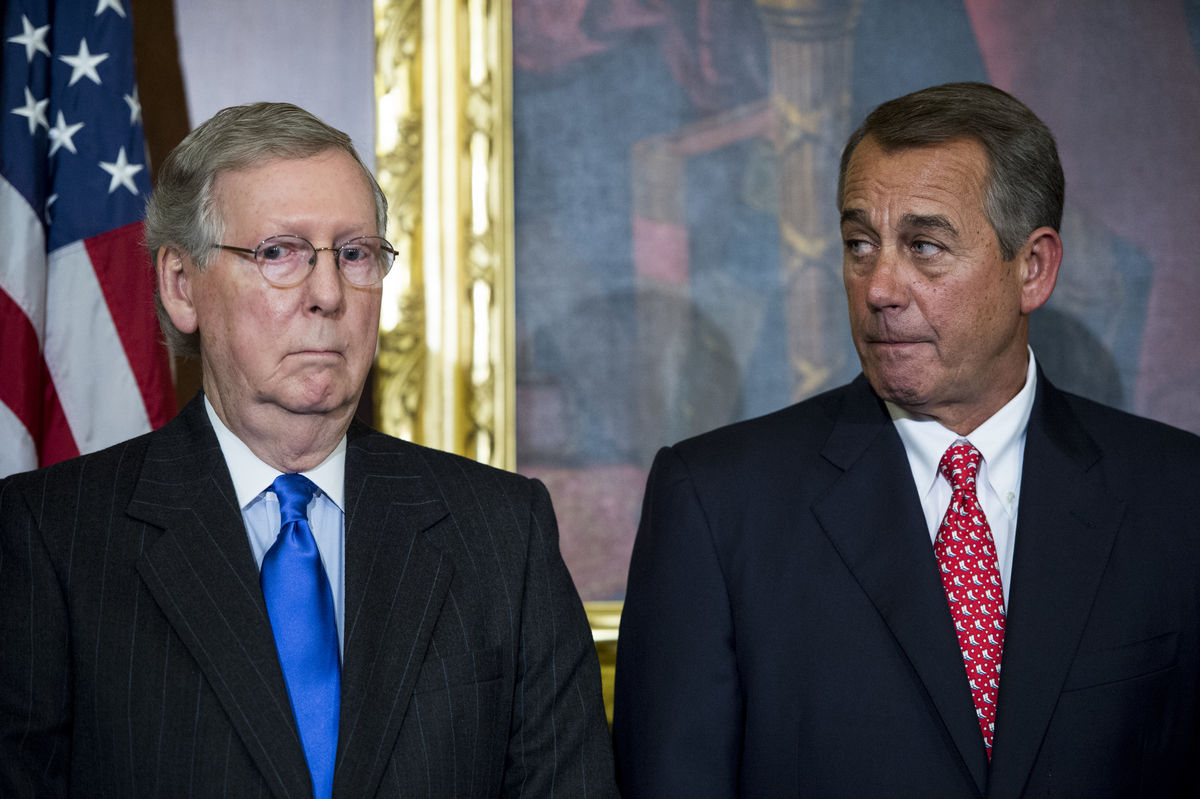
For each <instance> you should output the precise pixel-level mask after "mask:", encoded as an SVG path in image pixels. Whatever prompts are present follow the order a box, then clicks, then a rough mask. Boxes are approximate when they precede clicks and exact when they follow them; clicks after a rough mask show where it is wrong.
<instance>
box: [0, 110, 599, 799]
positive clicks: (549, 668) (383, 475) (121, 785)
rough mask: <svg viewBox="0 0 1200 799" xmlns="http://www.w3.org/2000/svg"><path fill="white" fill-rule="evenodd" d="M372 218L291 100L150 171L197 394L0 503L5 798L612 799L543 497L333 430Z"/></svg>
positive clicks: (352, 375) (376, 281)
mask: <svg viewBox="0 0 1200 799" xmlns="http://www.w3.org/2000/svg"><path fill="white" fill-rule="evenodd" d="M385 222H386V204H385V202H384V199H383V196H382V193H381V192H380V190H379V187H378V185H377V184H376V183H375V180H374V179H373V178H372V176H371V175H370V173H369V172H368V171H367V170H366V168H365V167H364V166H363V164H362V162H361V161H360V160H359V159H358V156H357V155H356V154H355V152H354V148H353V146H352V145H351V143H350V139H349V138H348V137H347V136H346V135H345V134H343V133H341V132H339V131H336V130H334V129H333V128H330V127H329V126H327V125H325V124H324V123H322V122H321V121H320V120H317V119H316V118H315V117H313V116H311V115H309V114H307V113H306V112H304V111H302V110H301V109H299V108H296V107H294V106H288V105H284V104H267V103H260V104H255V105H251V106H243V107H239V108H232V109H227V110H225V111H223V112H221V113H219V114H218V115H217V116H216V117H214V118H213V119H212V120H210V121H209V122H207V123H205V124H204V125H202V126H201V127H199V128H198V129H197V130H195V131H194V132H193V133H192V134H191V135H190V136H189V137H188V138H187V139H186V140H185V141H184V142H183V143H182V144H181V145H180V146H179V147H178V148H177V149H176V151H175V152H174V153H173V154H172V155H171V157H170V158H169V159H168V160H167V162H166V163H165V164H164V166H163V170H162V175H161V177H160V180H159V187H158V189H157V191H156V194H155V196H154V198H153V200H152V202H151V204H150V207H149V209H148V216H147V240H148V244H149V247H150V250H151V252H152V254H153V256H154V260H155V269H156V273H157V279H158V290H159V297H160V300H161V306H160V318H161V319H162V320H163V322H164V330H165V331H166V332H167V334H168V337H169V339H170V343H171V344H172V346H173V347H174V348H175V349H176V351H180V352H196V353H198V355H199V357H200V360H201V366H202V373H203V383H204V392H203V395H202V396H200V397H198V398H197V399H196V400H194V401H193V402H192V403H191V404H189V405H188V407H187V408H185V409H184V410H183V411H182V412H181V413H180V415H179V416H178V417H177V418H176V419H175V420H174V421H172V422H171V423H170V424H168V425H167V426H165V427H164V428H162V429H161V430H159V431H157V432H154V433H151V434H149V435H147V436H143V437H141V438H137V439H133V440H131V441H127V442H125V443H124V444H121V445H118V446H116V447H113V448H111V449H108V450H105V451H103V452H99V453H95V454H93V455H88V456H85V457H82V458H77V459H74V460H71V461H68V462H65V463H62V464H59V465H57V466H53V467H50V468H47V469H42V470H40V471H37V472H31V473H27V474H23V475H16V476H13V477H11V478H9V479H7V480H5V481H4V482H3V483H2V484H0V546H2V549H0V607H3V613H2V614H0V795H3V796H68V795H70V796H113V797H116V796H120V797H130V796H239V797H247V796H274V797H280V798H282V797H309V796H314V795H315V796H318V797H329V796H331V795H332V796H344V797H364V796H380V797H392V796H394V797H398V796H424V797H443V796H460V797H467V796H476V797H484V796H489V797H490V796H518V795H519V796H551V795H553V796H580V797H582V796H585V795H586V796H589V797H592V796H611V795H614V794H615V786H614V785H613V781H612V760H611V750H610V745H609V742H608V737H607V729H606V726H605V722H604V712H603V705H602V702H601V696H600V676H599V666H598V663H597V660H596V654H595V650H594V648H593V644H592V641H591V636H590V634H589V630H588V625H587V621H586V618H585V616H584V613H583V608H582V605H581V604H580V602H579V598H578V595H577V594H576V592H575V590H574V587H573V585H572V583H571V579H570V576H569V575H568V573H567V570H566V568H565V566H564V564H563V562H562V558H561V556H560V555H559V551H558V542H557V529H556V527H555V521H554V515H553V511H552V509H551V505H550V498H549V496H548V495H547V493H546V490H545V488H544V487H543V486H542V485H541V484H540V483H538V482H536V481H530V480H526V479H524V478H522V477H520V476H517V475H513V474H508V473H505V472H501V471H499V470H496V469H492V468H489V467H486V466H482V465H479V464H477V463H474V462H471V461H468V460H465V459H463V458H458V457H455V456H451V455H447V454H444V453H440V452H436V451H432V450H428V449H425V448H422V447H418V446H414V445H411V444H407V443H404V442H401V441H397V440H395V439H392V438H389V437H387V436H384V435H381V434H379V433H376V432H374V431H372V430H370V429H369V428H367V427H365V426H363V425H362V424H360V423H357V422H354V421H352V419H353V414H354V411H355V408H356V407H357V405H358V402H359V397H360V396H361V393H362V390H363V384H364V381H365V379H366V376H367V371H368V369H369V367H370V364H371V360H372V358H373V355H374V351H375V340H376V331H377V327H378V319H379V309H380V297H381V288H380V286H381V281H382V279H383V277H384V275H385V274H386V273H387V271H388V269H389V267H390V266H391V262H392V256H393V255H394V253H393V252H392V250H391V247H390V245H389V244H388V243H387V242H386V241H385V240H383V239H382V238H380V235H381V234H382V233H383V232H384V228H385Z"/></svg>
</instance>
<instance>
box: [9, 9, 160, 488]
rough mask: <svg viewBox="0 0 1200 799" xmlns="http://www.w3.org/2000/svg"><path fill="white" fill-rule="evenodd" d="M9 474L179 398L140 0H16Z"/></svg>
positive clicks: (71, 451)
mask: <svg viewBox="0 0 1200 799" xmlns="http://www.w3.org/2000/svg"><path fill="white" fill-rule="evenodd" d="M3 37H4V41H3V46H4V52H3V64H4V74H3V88H2V91H3V109H2V111H3V126H2V127H0V137H2V138H0V151H2V152H0V158H2V159H3V160H2V162H0V476H2V475H5V474H11V473H13V472H18V471H23V470H26V469H32V468H36V467H37V466H39V465H46V464H50V463H55V462H57V461H60V460H64V459H66V458H69V457H72V456H75V455H79V454H82V453H87V452H94V451H95V450H98V449H102V448H103V447H106V446H109V445H111V444H115V443H117V442H119V441H123V440H124V439H126V438H129V437H131V436H135V435H138V434H141V433H145V432H148V431H149V430H150V429H151V428H154V427H159V426H160V425H162V424H164V423H165V422H166V421H167V420H168V419H169V418H170V417H171V415H172V414H173V413H174V409H175V400H174V392H173V390H172V387H171V378H170V370H169V366H168V363H167V358H166V352H165V350H164V349H163V347H162V345H161V344H160V334H159V332H158V327H157V323H156V322H155V317H154V305H153V285H154V284H153V274H152V271H151V269H150V265H149V258H148V256H147V255H146V254H145V250H144V249H143V248H142V245H141V239H142V222H141V220H142V216H143V212H144V208H145V203H146V197H147V195H148V194H149V191H150V175H149V170H148V169H147V164H146V149H145V144H144V140H143V137H142V116H141V115H142V109H141V104H140V102H139V100H138V93H137V87H136V85H135V83H134V71H133V26H132V22H131V19H130V8H129V6H128V0H57V2H55V0H8V2H7V3H6V4H5V12H4V30H3Z"/></svg>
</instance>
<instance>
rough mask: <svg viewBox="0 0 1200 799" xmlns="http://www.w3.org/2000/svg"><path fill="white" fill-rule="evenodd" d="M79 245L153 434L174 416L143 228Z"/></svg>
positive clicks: (120, 230)
mask: <svg viewBox="0 0 1200 799" xmlns="http://www.w3.org/2000/svg"><path fill="white" fill-rule="evenodd" d="M83 243H84V246H85V247H86V248H87V252H88V257H89V258H90V259H91V261H92V268H93V269H94V270H95V271H96V279H97V280H98V281H99V283H100V290H101V291H102V292H104V301H105V302H106V303H107V304H108V311H109V313H110V314H111V315H112V320H113V324H114V325H115V326H116V328H117V335H118V336H119V337H120V339H121V345H122V346H123V347H124V348H125V357H126V358H128V359H129V366H130V368H131V369H132V370H133V374H134V377H135V378H136V379H137V384H138V388H139V389H140V390H141V392H142V400H143V402H145V404H146V416H147V417H149V419H150V426H151V427H152V428H154V429H158V428H159V427H162V426H163V425H164V424H166V423H167V422H168V421H170V419H171V417H172V416H174V415H175V410H176V404H175V386H174V384H173V383H172V382H171V368H170V365H169V364H168V362H167V350H166V347H165V346H164V345H163V344H162V342H161V338H162V332H161V331H160V330H159V328H158V317H157V316H156V315H155V312H154V272H153V270H152V269H150V265H149V264H148V263H147V255H146V250H145V248H144V247H143V246H142V223H141V222H134V223H133V224H131V225H125V226H124V227H119V228H114V229H113V230H110V231H108V232H106V233H101V234H100V235H99V236H94V237H92V238H90V239H84V242H83Z"/></svg>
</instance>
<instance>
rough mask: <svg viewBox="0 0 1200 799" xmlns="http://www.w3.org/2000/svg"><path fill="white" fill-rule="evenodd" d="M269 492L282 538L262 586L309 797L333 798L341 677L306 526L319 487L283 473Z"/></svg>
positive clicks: (333, 627) (333, 628)
mask: <svg viewBox="0 0 1200 799" xmlns="http://www.w3.org/2000/svg"><path fill="white" fill-rule="evenodd" d="M271 490H272V491H274V492H275V496H277V497H278V498H279V519H280V529H279V538H277V539H276V540H275V543H274V544H273V545H272V546H271V548H270V549H269V550H267V554H266V556H265V557H264V558H263V564H262V574H261V575H260V578H259V579H260V581H261V583H262V591H263V597H264V598H265V599H266V600H267V613H268V614H269V615H270V617H271V630H272V631H273V632H274V633H275V649H276V650H277V651H278V653H279V664H280V665H281V666H282V667H283V676H284V678H285V679H286V680H287V689H288V696H289V697H291V700H292V713H293V714H294V715H295V717H296V726H297V727H299V728H300V741H301V742H302V743H303V744H304V755H305V757H306V758H307V759H308V771H309V774H310V775H311V776H312V786H313V796H315V797H316V799H327V798H328V797H329V796H330V795H331V794H332V793H333V761H334V756H335V754H336V753H337V737H338V711H339V710H340V708H341V703H342V673H341V666H340V665H339V663H338V638H337V621H336V619H335V618H334V612H333V592H332V591H331V590H330V588H329V578H328V577H327V576H326V575H325V567H324V565H322V563H321V553H320V552H318V551H317V542H316V541H315V540H314V539H313V534H312V530H310V529H309V526H308V503H309V501H310V500H312V497H313V494H315V493H316V491H317V487H316V486H315V485H314V484H313V483H312V481H311V480H309V479H308V478H307V477H305V476H304V475H301V474H281V475H279V477H277V478H275V482H274V483H272V484H271Z"/></svg>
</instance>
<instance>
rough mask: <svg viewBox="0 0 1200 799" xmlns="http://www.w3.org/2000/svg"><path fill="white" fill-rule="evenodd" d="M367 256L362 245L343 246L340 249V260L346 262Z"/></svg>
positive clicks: (360, 259)
mask: <svg viewBox="0 0 1200 799" xmlns="http://www.w3.org/2000/svg"><path fill="white" fill-rule="evenodd" d="M367 256H368V253H367V251H366V250H364V249H363V248H362V247H343V248H342V250H341V260H343V261H346V262H348V263H353V262H354V261H362V260H365V259H366V258H367Z"/></svg>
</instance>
